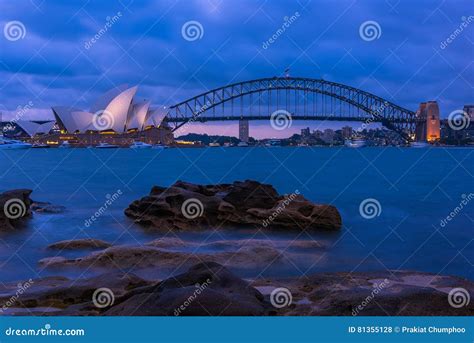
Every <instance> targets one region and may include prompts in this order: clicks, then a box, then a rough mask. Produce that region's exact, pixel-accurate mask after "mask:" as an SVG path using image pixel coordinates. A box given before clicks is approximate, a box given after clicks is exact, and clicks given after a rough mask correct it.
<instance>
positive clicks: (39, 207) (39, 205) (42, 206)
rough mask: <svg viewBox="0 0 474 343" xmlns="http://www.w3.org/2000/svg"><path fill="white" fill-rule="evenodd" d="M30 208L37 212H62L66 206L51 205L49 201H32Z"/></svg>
mask: <svg viewBox="0 0 474 343" xmlns="http://www.w3.org/2000/svg"><path fill="white" fill-rule="evenodd" d="M30 208H31V210H32V211H34V212H38V213H52V214H56V213H62V212H64V211H65V210H66V207H64V206H60V205H53V204H51V203H49V202H41V201H34V202H33V203H32V204H31V206H30Z"/></svg>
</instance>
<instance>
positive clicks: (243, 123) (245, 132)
mask: <svg viewBox="0 0 474 343" xmlns="http://www.w3.org/2000/svg"><path fill="white" fill-rule="evenodd" d="M239 139H240V141H241V142H245V143H248V142H249V121H248V120H243V119H241V120H239Z"/></svg>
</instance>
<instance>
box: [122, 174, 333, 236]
mask: <svg viewBox="0 0 474 343" xmlns="http://www.w3.org/2000/svg"><path fill="white" fill-rule="evenodd" d="M125 214H126V215H127V216H129V217H131V218H134V219H135V221H136V222H137V223H140V224H143V225H147V226H149V227H154V228H158V229H163V230H170V229H193V228H200V227H209V226H212V227H223V226H227V227H235V226H247V227H248V226H251V227H256V228H262V227H268V228H292V229H298V230H337V229H339V228H340V227H341V225H342V222H341V216H340V214H339V212H338V210H337V209H336V208H335V207H334V206H331V205H320V204H314V203H312V202H310V201H309V200H307V199H305V198H304V197H303V196H301V195H300V194H299V192H295V193H294V194H291V195H287V196H284V195H279V194H278V193H277V191H276V190H275V189H274V188H273V187H272V186H271V185H267V184H261V183H259V182H257V181H250V180H247V181H244V182H234V183H233V184H218V185H207V186H206V185H195V184H191V183H186V182H182V181H178V182H176V183H175V184H173V185H172V186H171V187H169V188H164V187H158V186H155V187H153V188H152V190H151V192H150V194H149V195H148V196H146V197H144V198H142V199H140V200H136V201H134V202H133V203H131V204H130V205H129V207H128V208H127V209H126V210H125Z"/></svg>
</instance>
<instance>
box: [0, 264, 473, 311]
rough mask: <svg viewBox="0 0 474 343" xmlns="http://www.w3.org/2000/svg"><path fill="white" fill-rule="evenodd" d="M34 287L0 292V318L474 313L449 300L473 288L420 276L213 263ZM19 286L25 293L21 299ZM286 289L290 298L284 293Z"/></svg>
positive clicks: (49, 281)
mask: <svg viewBox="0 0 474 343" xmlns="http://www.w3.org/2000/svg"><path fill="white" fill-rule="evenodd" d="M28 284H29V286H28V287H26V286H25V283H10V284H3V285H1V286H0V310H1V311H0V314H4V315H105V316H118V315H126V316H140V315H150V316H178V315H179V316H181V315H183V316H184V315H188V316H209V315H212V316H239V315H243V316H261V315H278V316H296V315H298V316H301V315H305V316H309V315H314V316H341V315H344V316H354V315H362V316H389V315H390V316H424V315H443V316H444V315H448V316H472V315H474V305H473V304H472V303H470V302H467V301H465V302H464V303H462V302H461V301H460V300H462V299H461V298H459V297H458V298H454V300H453V298H451V299H450V296H449V295H448V294H449V293H450V292H451V291H452V290H453V289H455V288H456V289H459V288H462V289H464V290H465V291H466V292H469V293H470V294H473V292H474V283H473V282H471V281H468V280H465V279H462V278H458V277H452V276H441V275H436V274H429V273H422V272H414V271H388V270H387V271H381V272H358V273H323V274H313V275H310V276H302V277H294V278H265V279H264V278H260V279H257V280H253V281H249V280H243V279H241V278H240V277H238V276H236V275H235V274H234V273H232V272H231V271H229V269H228V268H226V267H224V266H222V265H221V264H218V263H215V262H207V261H206V262H202V263H198V264H196V265H194V266H192V267H191V268H190V269H189V270H188V271H187V272H185V273H182V274H179V275H176V276H173V277H170V278H167V279H165V280H163V281H150V280H144V279H142V278H140V277H138V276H136V275H134V274H133V273H123V272H109V273H105V274H102V275H99V276H96V277H92V278H87V279H78V280H70V279H68V278H65V277H46V278H41V279H35V280H29V281H28ZM18 287H22V288H24V291H23V292H22V293H21V294H20V295H18ZM104 289H107V292H108V294H109V297H108V298H106V299H105V300H104V299H102V300H103V301H102V302H101V301H100V298H97V297H95V295H94V294H95V293H96V292H97V291H98V290H99V291H103V290H104ZM282 290H283V292H284V293H283V294H286V295H284V296H283V295H281V294H282V293H281V292H282ZM12 299H13V300H12ZM94 299H95V300H94ZM456 299H457V300H456ZM453 301H454V302H453ZM6 304H8V306H6ZM453 304H454V306H453Z"/></svg>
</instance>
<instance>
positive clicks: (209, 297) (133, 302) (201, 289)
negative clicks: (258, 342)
mask: <svg viewBox="0 0 474 343" xmlns="http://www.w3.org/2000/svg"><path fill="white" fill-rule="evenodd" d="M266 306H267V304H266V303H265V301H264V298H263V295H262V294H261V293H260V292H259V291H257V290H256V289H255V288H254V287H252V286H250V285H249V283H248V282H246V281H244V280H242V279H240V278H238V277H237V276H235V275H234V274H232V273H231V272H229V271H228V270H227V269H226V268H225V267H223V266H222V265H220V264H218V263H214V262H204V263H199V264H197V265H195V266H193V267H192V268H190V269H189V270H188V271H187V272H186V273H184V274H181V275H178V276H175V277H172V278H169V279H167V280H164V281H162V282H160V283H158V284H157V285H153V286H148V287H142V288H137V289H135V290H133V291H130V292H129V293H128V294H126V295H124V296H123V297H121V298H118V299H116V301H115V305H114V306H113V307H112V308H110V309H109V310H107V311H106V312H105V313H104V315H114V316H131V315H135V316H137V315H140V316H162V315H165V316H166V315H167V316H173V315H174V316H179V315H182V316H258V315H263V314H264V313H265V307H266Z"/></svg>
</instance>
